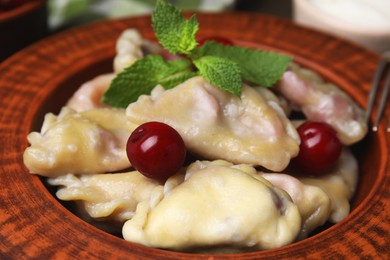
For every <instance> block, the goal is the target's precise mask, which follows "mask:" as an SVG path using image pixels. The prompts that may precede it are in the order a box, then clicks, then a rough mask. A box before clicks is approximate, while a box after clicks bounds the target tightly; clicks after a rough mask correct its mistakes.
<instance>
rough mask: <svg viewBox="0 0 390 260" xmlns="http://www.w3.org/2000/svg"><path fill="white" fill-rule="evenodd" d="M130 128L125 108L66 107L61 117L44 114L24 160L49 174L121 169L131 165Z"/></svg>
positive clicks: (48, 175) (31, 166)
mask: <svg viewBox="0 0 390 260" xmlns="http://www.w3.org/2000/svg"><path fill="white" fill-rule="evenodd" d="M131 128H132V126H131V125H130V124H129V123H128V122H127V121H126V117H125V111H124V110H123V109H113V108H103V109H96V110H88V111H85V112H81V113H77V112H75V111H74V110H72V109H69V108H67V107H64V108H63V109H62V110H61V112H60V114H59V115H58V116H55V115H53V114H52V113H49V114H47V115H46V116H45V120H44V123H43V125H42V129H41V132H40V133H39V132H32V133H30V134H29V135H28V137H27V139H28V142H29V143H30V145H31V146H30V147H28V148H27V149H26V150H25V152H24V155H23V159H24V163H25V165H26V166H27V168H28V169H29V170H30V172H31V173H36V174H39V175H42V176H47V177H54V176H59V175H63V174H67V173H76V174H95V173H105V172H112V171H118V170H122V169H125V168H128V167H130V163H129V160H128V158H127V155H126V149H125V147H126V142H127V139H128V137H129V135H130V133H131V131H130V129H131Z"/></svg>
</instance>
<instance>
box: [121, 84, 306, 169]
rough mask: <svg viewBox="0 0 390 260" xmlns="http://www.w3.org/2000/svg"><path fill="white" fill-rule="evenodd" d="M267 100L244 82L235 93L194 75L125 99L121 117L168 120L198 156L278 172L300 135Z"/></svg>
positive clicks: (136, 121)
mask: <svg viewBox="0 0 390 260" xmlns="http://www.w3.org/2000/svg"><path fill="white" fill-rule="evenodd" d="M264 91H266V90H264ZM270 103H272V105H271V104H270ZM270 103H269V102H268V100H267V98H266V95H263V94H262V91H257V90H255V89H254V88H252V87H249V86H246V85H244V86H243V90H242V96H241V98H239V97H236V96H234V95H232V94H230V93H228V92H226V91H223V90H221V89H219V88H216V87H214V86H212V85H210V84H209V83H208V82H207V81H206V80H204V79H203V78H202V77H194V78H191V79H189V80H187V81H186V82H184V83H182V84H180V85H179V86H177V87H175V88H173V89H169V90H164V89H163V88H162V87H161V86H157V87H156V88H155V89H154V90H153V91H152V93H151V95H150V96H146V95H144V96H141V97H140V98H139V99H138V101H137V102H135V103H132V104H130V105H129V106H128V107H127V109H126V116H127V118H128V120H129V121H130V122H132V123H134V124H142V123H145V122H147V121H160V122H164V123H166V124H169V125H170V126H172V127H173V128H175V129H176V130H177V131H178V132H179V133H180V134H181V136H182V137H183V139H184V142H185V144H186V147H187V148H188V149H189V150H190V151H192V152H193V153H195V154H198V155H200V156H201V157H203V158H208V159H212V160H213V159H224V160H227V161H230V162H233V163H236V164H239V163H246V164H252V165H260V166H263V167H265V168H267V169H270V170H273V171H281V170H283V169H284V168H285V167H286V166H287V165H288V163H289V162H290V159H291V158H292V157H294V156H296V155H297V153H298V149H299V147H298V146H299V142H300V140H299V137H298V134H297V133H296V130H295V128H294V126H293V125H292V124H291V123H290V121H289V120H288V119H287V118H286V116H285V114H284V112H283V109H282V108H280V106H278V104H277V102H274V101H270Z"/></svg>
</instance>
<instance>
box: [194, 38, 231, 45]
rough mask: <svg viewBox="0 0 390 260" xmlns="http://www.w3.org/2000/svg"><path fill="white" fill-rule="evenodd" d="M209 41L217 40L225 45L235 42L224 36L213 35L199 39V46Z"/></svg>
mask: <svg viewBox="0 0 390 260" xmlns="http://www.w3.org/2000/svg"><path fill="white" fill-rule="evenodd" d="M207 41H215V42H218V43H221V44H223V45H234V43H233V42H232V41H231V40H229V39H228V38H225V37H222V36H212V37H204V38H202V39H200V40H199V46H202V45H203V44H205V42H207Z"/></svg>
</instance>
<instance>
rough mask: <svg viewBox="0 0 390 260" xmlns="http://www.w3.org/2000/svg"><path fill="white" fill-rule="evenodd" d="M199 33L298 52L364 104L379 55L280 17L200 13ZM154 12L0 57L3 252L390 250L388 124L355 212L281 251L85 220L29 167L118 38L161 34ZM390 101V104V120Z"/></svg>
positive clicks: (345, 254)
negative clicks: (37, 135)
mask: <svg viewBox="0 0 390 260" xmlns="http://www.w3.org/2000/svg"><path fill="white" fill-rule="evenodd" d="M198 19H199V21H200V24H201V27H200V28H201V29H200V32H199V36H201V37H205V36H218V35H219V36H221V35H223V36H225V37H228V38H231V39H234V40H236V42H237V43H238V44H240V45H244V46H249V47H254V48H263V49H273V50H277V51H280V52H284V53H287V54H290V55H292V56H294V58H295V60H296V62H298V63H300V64H302V65H303V66H306V67H308V68H310V69H313V70H315V71H317V72H319V73H320V74H321V75H323V76H324V77H325V78H326V79H327V80H328V81H331V82H333V83H335V84H337V85H339V86H340V87H341V88H342V89H344V90H345V91H346V92H348V93H349V94H350V95H351V96H352V97H353V98H354V99H355V100H356V102H357V103H358V104H359V105H361V106H362V107H365V106H366V97H367V93H368V91H369V88H370V83H371V80H372V77H373V73H374V71H375V68H376V64H377V62H378V56H377V54H375V53H373V52H369V51H367V50H366V49H362V48H361V47H359V46H357V45H353V44H351V43H347V42H344V41H342V40H340V39H337V38H334V37H331V36H328V35H325V34H322V33H319V32H316V31H313V30H310V29H307V28H304V27H300V26H297V25H295V24H293V23H291V22H290V21H287V20H280V19H278V18H275V17H271V16H264V15H259V14H253V13H251V14H247V13H223V14H199V15H198ZM150 24H151V19H150V17H138V18H132V19H124V20H116V21H105V22H101V23H97V24H91V25H87V26H84V27H80V28H76V29H72V30H70V31H67V32H63V33H60V34H57V35H55V36H53V37H50V38H48V39H46V40H44V41H41V42H39V43H38V44H35V45H32V46H30V47H28V48H26V49H24V50H23V51H21V52H19V53H18V54H16V55H14V56H12V57H11V58H9V59H8V60H6V61H5V62H4V63H2V64H1V65H0V96H1V99H0V104H1V105H0V127H1V135H0V142H1V146H0V160H1V167H0V185H1V186H0V187H1V189H0V224H1V229H0V253H1V255H2V257H5V258H7V259H9V258H11V259H21V258H40V259H47V258H52V259H64V258H67V259H69V258H74V259H115V258H122V259H133V258H134V259H145V258H153V259H190V258H194V259H195V258H196V259H260V258H274V259H280V258H316V259H323V258H348V259H349V258H358V257H362V258H368V259H370V258H374V257H379V258H381V259H383V258H386V257H388V256H389V253H390V252H389V248H390V244H389V235H390V233H389V230H390V224H389V210H388V209H389V208H390V193H389V191H390V190H389V187H390V164H389V147H390V134H389V133H386V132H385V130H384V123H385V122H383V123H382V125H381V126H380V129H379V131H378V133H369V134H368V136H367V137H366V138H365V139H364V140H363V141H362V142H361V143H360V144H358V145H356V146H354V147H353V150H354V152H355V154H356V157H357V158H358V161H359V165H360V181H359V186H358V189H357V193H356V196H355V197H354V198H353V202H352V209H351V213H350V215H349V216H348V217H347V218H346V219H344V220H343V221H341V222H340V223H338V224H335V225H333V226H330V227H329V228H327V229H325V230H324V231H321V232H319V233H317V234H315V235H313V236H311V237H310V238H307V239H305V240H302V241H299V242H295V243H293V244H291V245H288V246H284V247H281V248H277V249H273V250H265V251H259V252H252V253H243V254H233V255H203V254H201V255H194V254H189V253H177V252H171V251H166V250H160V249H154V248H148V247H145V246H141V245H137V244H133V243H130V242H127V241H125V240H123V239H121V238H119V237H116V236H114V235H111V234H108V233H105V232H103V231H101V230H99V229H97V228H96V227H94V226H92V225H90V224H88V223H86V222H84V221H83V220H81V219H80V218H78V217H77V216H75V215H74V214H73V213H72V212H70V211H69V210H68V209H67V208H66V207H65V206H64V205H63V204H61V203H60V202H59V201H57V200H56V199H55V198H54V196H53V194H52V193H51V192H50V191H49V190H48V189H47V188H46V187H45V185H44V184H43V182H42V179H41V178H39V177H38V176H36V175H31V174H29V172H28V170H27V169H26V168H25V166H24V165H23V161H22V153H23V151H24V149H25V148H26V147H27V145H28V144H27V140H26V136H27V134H28V133H29V132H30V131H32V130H37V129H39V128H40V126H41V124H42V121H43V115H44V114H45V113H46V112H49V111H51V112H55V113H57V112H58V111H59V109H60V107H61V106H62V105H63V104H65V102H66V100H67V99H68V98H69V97H70V96H71V94H72V93H73V92H74V91H75V90H76V88H78V87H79V86H80V84H81V83H83V82H85V81H86V80H88V79H91V78H92V77H94V76H96V75H98V74H101V73H103V72H109V71H112V59H113V57H114V45H115V40H116V38H117V37H118V36H119V34H120V32H121V31H122V30H124V29H126V28H128V27H134V28H138V29H139V30H140V31H141V32H142V34H143V36H144V37H145V38H148V39H151V40H153V39H155V38H154V36H153V32H152V29H151V26H150ZM389 115H390V108H388V109H387V111H386V116H387V118H388V117H389Z"/></svg>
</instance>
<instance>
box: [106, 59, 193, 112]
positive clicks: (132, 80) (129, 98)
mask: <svg viewBox="0 0 390 260" xmlns="http://www.w3.org/2000/svg"><path fill="white" fill-rule="evenodd" d="M195 75H196V73H195V72H193V71H192V69H191V62H190V61H188V60H185V59H179V60H174V61H165V60H164V59H163V58H162V57H161V56H158V55H148V56H146V57H145V58H143V59H141V60H138V61H136V62H135V63H134V64H133V65H132V66H130V67H128V68H126V69H124V70H123V71H122V72H121V73H119V74H118V75H117V76H116V77H115V78H114V79H113V81H112V82H111V85H110V87H109V89H108V90H107V91H106V92H105V93H104V95H103V98H102V100H103V102H104V103H106V104H108V105H111V106H113V107H121V108H126V107H127V106H128V105H129V104H130V103H132V102H135V101H137V99H138V97H139V96H141V95H148V94H150V92H151V91H152V89H153V88H154V87H155V86H156V85H158V84H161V85H162V86H163V87H164V88H165V89H169V88H173V87H175V86H176V85H177V84H179V83H181V82H183V81H185V80H187V79H189V78H191V77H194V76H195Z"/></svg>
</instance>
